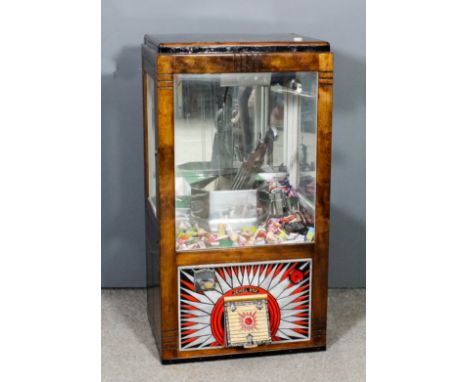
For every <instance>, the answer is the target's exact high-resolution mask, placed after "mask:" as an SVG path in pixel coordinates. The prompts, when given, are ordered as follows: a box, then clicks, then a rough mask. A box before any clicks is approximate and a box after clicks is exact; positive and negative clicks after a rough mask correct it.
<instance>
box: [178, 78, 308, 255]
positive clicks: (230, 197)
mask: <svg viewBox="0 0 468 382" xmlns="http://www.w3.org/2000/svg"><path fill="white" fill-rule="evenodd" d="M316 102H317V73H315V72H303V73H243V74H237V73H236V74H203V75H193V74H182V75H176V76H175V92H174V113H175V164H176V168H175V172H176V180H175V183H176V184H175V189H176V249H177V250H178V251H183V250H196V249H207V248H220V247H243V246H257V245H271V244H276V245H278V244H290V243H304V242H312V241H313V240H314V232H315V231H314V220H315V157H316Z"/></svg>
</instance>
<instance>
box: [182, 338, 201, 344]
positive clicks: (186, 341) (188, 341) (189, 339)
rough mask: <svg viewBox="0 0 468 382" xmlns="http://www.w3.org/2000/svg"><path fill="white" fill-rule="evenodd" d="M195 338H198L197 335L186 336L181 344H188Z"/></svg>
mask: <svg viewBox="0 0 468 382" xmlns="http://www.w3.org/2000/svg"><path fill="white" fill-rule="evenodd" d="M196 339H198V337H192V338H188V339H186V340H184V341H182V344H189V343H190V342H193V341H195V340H196Z"/></svg>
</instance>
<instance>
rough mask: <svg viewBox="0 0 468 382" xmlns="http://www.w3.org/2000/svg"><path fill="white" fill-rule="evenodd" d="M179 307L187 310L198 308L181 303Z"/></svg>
mask: <svg viewBox="0 0 468 382" xmlns="http://www.w3.org/2000/svg"><path fill="white" fill-rule="evenodd" d="M181 308H183V309H188V310H199V309H198V308H195V307H194V306H192V305H181Z"/></svg>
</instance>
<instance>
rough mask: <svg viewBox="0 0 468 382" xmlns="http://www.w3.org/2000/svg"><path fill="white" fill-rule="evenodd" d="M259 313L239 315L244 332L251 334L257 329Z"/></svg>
mask: <svg viewBox="0 0 468 382" xmlns="http://www.w3.org/2000/svg"><path fill="white" fill-rule="evenodd" d="M256 314H257V312H244V313H240V314H239V323H240V326H241V328H242V330H243V331H245V332H251V331H252V330H255V329H256V328H257V317H256Z"/></svg>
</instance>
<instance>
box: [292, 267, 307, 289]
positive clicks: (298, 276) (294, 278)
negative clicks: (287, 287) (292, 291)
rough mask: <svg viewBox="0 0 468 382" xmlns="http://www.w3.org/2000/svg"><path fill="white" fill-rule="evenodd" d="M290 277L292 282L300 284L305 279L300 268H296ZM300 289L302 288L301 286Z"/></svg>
mask: <svg viewBox="0 0 468 382" xmlns="http://www.w3.org/2000/svg"><path fill="white" fill-rule="evenodd" d="M289 279H290V280H291V282H292V283H294V284H298V283H300V282H301V281H302V280H304V273H302V272H301V271H300V270H299V269H294V270H293V271H292V272H291V273H290V275H289ZM299 289H300V288H299Z"/></svg>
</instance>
